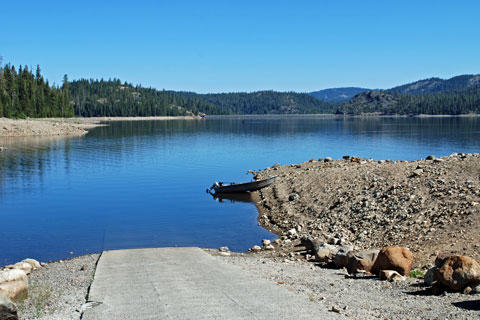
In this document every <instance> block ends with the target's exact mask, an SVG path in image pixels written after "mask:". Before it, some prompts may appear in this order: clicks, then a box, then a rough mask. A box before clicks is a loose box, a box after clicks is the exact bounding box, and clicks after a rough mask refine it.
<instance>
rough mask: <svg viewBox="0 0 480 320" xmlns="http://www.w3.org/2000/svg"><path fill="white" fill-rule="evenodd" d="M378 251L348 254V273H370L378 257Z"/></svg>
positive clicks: (371, 250) (351, 252)
mask: <svg viewBox="0 0 480 320" xmlns="http://www.w3.org/2000/svg"><path fill="white" fill-rule="evenodd" d="M378 252H379V251H378V250H376V249H370V250H365V251H350V252H348V253H347V259H348V263H347V272H348V273H350V274H352V273H357V272H362V271H365V272H370V271H371V269H372V266H373V264H374V263H375V260H376V259H377V256H378Z"/></svg>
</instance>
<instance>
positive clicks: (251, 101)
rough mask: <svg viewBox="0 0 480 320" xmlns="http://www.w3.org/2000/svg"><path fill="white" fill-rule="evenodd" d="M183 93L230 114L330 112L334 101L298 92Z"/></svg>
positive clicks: (334, 107) (334, 106) (333, 108)
mask: <svg viewBox="0 0 480 320" xmlns="http://www.w3.org/2000/svg"><path fill="white" fill-rule="evenodd" d="M179 93H180V94H182V95H183V96H185V97H190V98H199V99H202V100H205V101H207V102H209V103H211V104H213V105H215V106H216V107H218V108H219V109H221V110H222V111H224V112H226V113H229V114H291V113H296V114H312V113H333V112H334V111H335V110H336V107H337V105H336V104H333V103H330V102H326V101H322V100H318V99H316V98H314V97H313V96H310V95H308V94H306V93H297V92H276V91H270V90H269V91H257V92H251V93H247V92H232V93H209V94H198V93H195V92H179Z"/></svg>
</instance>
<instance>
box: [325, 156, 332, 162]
mask: <svg viewBox="0 0 480 320" xmlns="http://www.w3.org/2000/svg"><path fill="white" fill-rule="evenodd" d="M323 161H325V162H330V161H332V158H330V157H326V158H325V160H323Z"/></svg>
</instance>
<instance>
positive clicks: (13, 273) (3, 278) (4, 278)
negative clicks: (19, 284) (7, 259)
mask: <svg viewBox="0 0 480 320" xmlns="http://www.w3.org/2000/svg"><path fill="white" fill-rule="evenodd" d="M11 281H27V274H26V273H25V271H23V270H20V269H10V270H3V271H2V272H0V284H1V283H5V282H11Z"/></svg>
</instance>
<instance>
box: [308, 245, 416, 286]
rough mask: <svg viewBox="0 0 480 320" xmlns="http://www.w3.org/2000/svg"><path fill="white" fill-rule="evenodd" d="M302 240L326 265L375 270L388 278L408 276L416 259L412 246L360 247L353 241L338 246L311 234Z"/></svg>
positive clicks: (357, 270)
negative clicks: (354, 244)
mask: <svg viewBox="0 0 480 320" xmlns="http://www.w3.org/2000/svg"><path fill="white" fill-rule="evenodd" d="M302 244H303V245H304V246H305V248H306V250H307V251H308V252H310V253H311V256H312V257H313V259H312V260H313V261H314V262H318V263H321V264H324V265H325V266H327V267H335V268H346V270H347V272H348V274H349V275H353V276H355V275H356V274H359V273H372V274H376V275H378V276H379V277H380V279H382V280H389V281H399V280H405V279H406V277H407V276H409V274H410V271H411V269H412V265H413V259H414V258H413V254H412V253H411V252H410V250H408V249H407V248H403V247H398V246H388V247H385V248H382V249H381V250H377V249H370V250H358V249H356V248H355V247H353V246H351V245H342V246H336V245H332V244H329V243H322V242H321V241H319V239H311V238H304V239H302Z"/></svg>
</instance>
